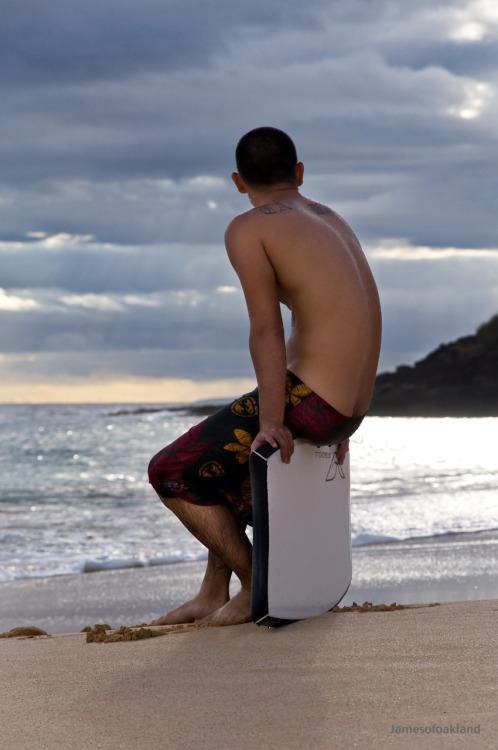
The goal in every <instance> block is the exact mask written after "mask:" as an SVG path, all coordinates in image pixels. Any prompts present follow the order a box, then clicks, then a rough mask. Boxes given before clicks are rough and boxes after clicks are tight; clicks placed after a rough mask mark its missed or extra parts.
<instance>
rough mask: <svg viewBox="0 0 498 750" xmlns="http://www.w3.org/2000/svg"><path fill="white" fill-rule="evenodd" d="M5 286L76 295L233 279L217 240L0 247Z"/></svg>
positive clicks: (218, 283)
mask: <svg viewBox="0 0 498 750" xmlns="http://www.w3.org/2000/svg"><path fill="white" fill-rule="evenodd" d="M33 244H35V243H33ZM0 265H1V268H2V286H3V288H4V289H7V290H8V289H26V288H36V287H38V288H55V289H57V288H58V289H63V290H66V291H68V292H74V293H78V294H85V293H93V294H109V293H120V294H126V293H133V292H135V293H137V294H144V293H151V292H161V291H166V290H170V289H174V290H177V289H192V288H195V289H198V290H200V291H203V290H206V289H207V290H211V289H215V288H216V287H218V286H223V285H234V284H237V277H236V275H235V273H234V272H233V270H232V267H231V266H230V264H229V263H228V260H227V257H226V253H225V250H224V247H223V246H222V245H218V246H211V245H204V246H192V245H187V244H184V245H179V244H178V245H166V246H162V247H155V246H144V247H142V248H136V247H135V248H133V247H128V248H121V247H119V246H114V247H112V248H106V247H105V246H104V247H98V246H97V247H95V246H93V247H92V246H91V245H90V246H89V247H88V246H87V248H86V249H85V245H83V247H82V246H81V245H79V246H77V247H76V248H75V249H71V248H70V247H68V246H67V245H66V246H65V245H64V242H63V241H62V244H61V246H60V247H59V249H57V250H54V249H47V248H43V247H39V246H37V247H36V248H33V249H30V247H29V245H28V247H27V249H23V250H15V249H9V250H4V251H2V250H0Z"/></svg>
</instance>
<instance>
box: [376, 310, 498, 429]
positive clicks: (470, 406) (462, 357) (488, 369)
mask: <svg viewBox="0 0 498 750" xmlns="http://www.w3.org/2000/svg"><path fill="white" fill-rule="evenodd" d="M369 414H371V415H374V416H396V417H412V416H413V417H415V416H416V417H491V416H493V417H494V416H498V315H495V316H494V317H493V318H491V320H489V321H488V322H487V323H484V324H483V325H481V326H480V327H479V328H478V330H477V332H476V333H475V334H474V335H472V336H464V337H463V338H460V339H457V341H454V342H452V343H450V344H442V345H441V346H439V347H438V348H437V349H436V350H435V351H433V352H431V353H430V354H428V355H427V357H425V358H424V359H422V360H420V361H419V362H416V363H415V364H414V365H413V366H412V367H409V366H407V365H402V366H400V367H398V368H397V369H396V370H395V371H394V372H384V373H381V374H380V375H378V376H377V379H376V381H375V392H374V397H373V400H372V404H371V407H370V411H369Z"/></svg>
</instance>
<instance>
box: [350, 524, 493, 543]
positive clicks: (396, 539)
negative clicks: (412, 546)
mask: <svg viewBox="0 0 498 750" xmlns="http://www.w3.org/2000/svg"><path fill="white" fill-rule="evenodd" d="M486 533H491V534H493V533H498V528H478V529H451V530H446V531H441V532H436V533H435V534H414V535H406V536H386V535H382V534H370V533H368V532H364V531H361V532H358V534H356V535H355V534H354V532H353V534H352V539H351V544H352V546H353V547H367V546H370V545H374V544H399V543H400V542H401V543H407V542H426V543H427V542H430V541H431V540H434V541H436V542H440V541H443V540H444V539H445V538H448V539H451V538H455V537H468V536H472V535H479V534H486Z"/></svg>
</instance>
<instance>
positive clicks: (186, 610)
mask: <svg viewBox="0 0 498 750" xmlns="http://www.w3.org/2000/svg"><path fill="white" fill-rule="evenodd" d="M227 601H228V598H224V597H223V598H217V599H209V598H206V597H204V596H200V595H199V594H197V596H194V598H193V599H191V600H190V601H188V602H185V604H182V605H181V606H180V607H177V608H176V609H173V610H171V612H166V614H165V615H163V616H162V617H159V618H158V619H157V620H152V622H151V625H180V624H183V623H186V622H195V620H202V619H204V618H205V617H209V615H212V614H213V613H215V612H217V611H218V610H219V609H220V607H221V608H223V605H224V604H226V603H227Z"/></svg>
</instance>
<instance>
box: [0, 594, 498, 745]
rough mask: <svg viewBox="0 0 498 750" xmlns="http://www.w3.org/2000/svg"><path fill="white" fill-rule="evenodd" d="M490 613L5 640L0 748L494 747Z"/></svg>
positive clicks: (444, 608)
mask: <svg viewBox="0 0 498 750" xmlns="http://www.w3.org/2000/svg"><path fill="white" fill-rule="evenodd" d="M497 611H498V601H496V600H481V601H473V602H447V603H442V604H440V605H438V606H433V607H425V606H423V605H421V606H417V607H414V608H408V609H402V610H395V611H391V612H371V613H358V612H352V613H327V614H324V615H321V616H319V617H315V618H311V619H309V620H305V621H301V622H297V623H294V624H292V625H289V626H286V627H285V628H280V629H270V628H258V627H257V626H256V625H254V624H253V623H248V624H245V625H239V626H233V627H221V628H220V627H215V628H213V627H212V628H202V629H199V630H196V631H192V630H188V631H187V632H182V631H181V630H176V631H173V632H172V633H171V634H168V635H165V636H163V637H159V638H152V639H148V640H140V641H133V642H125V643H110V644H100V643H86V637H85V635H84V634H72V635H57V636H52V637H43V638H34V639H33V638H30V639H23V638H9V639H3V640H1V641H0V651H1V656H2V664H3V669H4V673H5V674H6V675H8V679H6V680H5V679H4V680H3V681H2V684H1V685H0V694H1V696H2V697H1V701H0V718H1V720H2V727H3V729H2V735H3V738H2V741H3V746H4V747H5V748H6V750H14V748H15V750H31V748H33V747H43V749H44V750H59V748H61V747H70V748H73V749H74V750H86V749H87V748H96V747H100V748H104V749H107V750H111V749H112V750H114V749H115V748H117V747H119V748H120V750H141V749H142V748H145V747H149V746H154V747H157V746H161V747H167V748H168V750H180V748H181V750H184V749H185V748H193V747H200V748H206V749H207V750H210V749H211V748H217V750H233V748H239V750H256V749H258V750H259V748H265V747H273V748H277V750H280V749H281V750H284V748H285V750H298V749H299V750H301V748H303V747H309V748H312V749H313V750H322V749H323V750H329V748H331V747H344V748H349V747H358V748H374V750H376V748H384V747H389V746H391V744H392V745H393V746H394V745H395V744H396V746H399V742H400V735H403V737H402V740H401V741H402V742H403V743H404V746H407V747H410V748H411V747H431V748H432V747H434V748H446V747H448V746H449V744H448V743H451V744H452V745H453V740H454V736H453V737H452V738H451V739H448V736H447V735H449V734H452V735H455V734H457V733H458V734H465V746H466V747H476V748H477V747H479V748H484V749H485V750H487V749H488V748H489V749H491V748H494V747H495V746H496V731H497V729H498V718H497V714H496V679H495V675H496V650H495V643H496V635H497V634H498V633H497V631H498V619H497V616H496V613H497ZM407 734H410V737H407V736H406V735H407ZM422 735H424V736H423V737H422ZM426 736H427V737H428V738H429V739H425V737H426Z"/></svg>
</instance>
